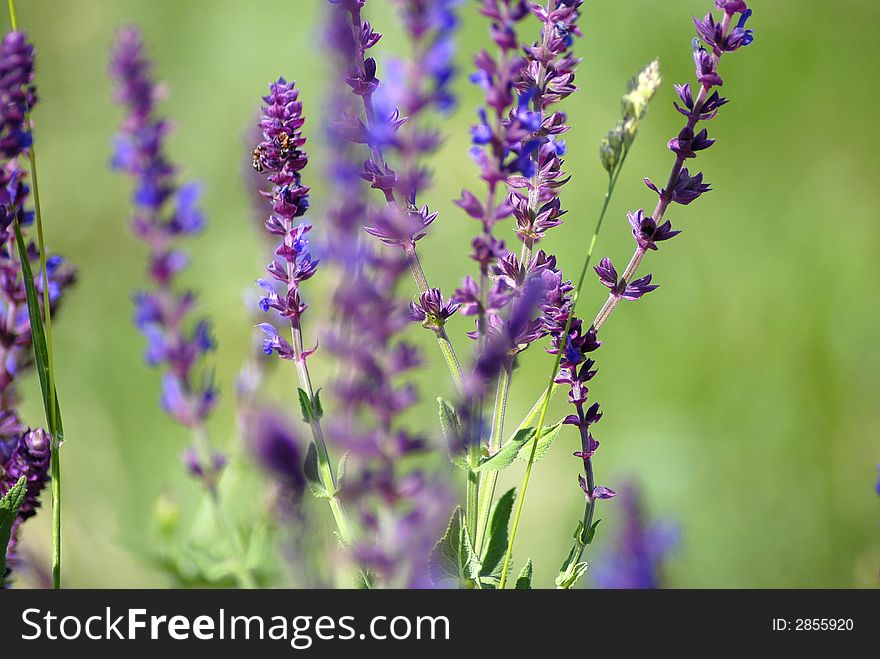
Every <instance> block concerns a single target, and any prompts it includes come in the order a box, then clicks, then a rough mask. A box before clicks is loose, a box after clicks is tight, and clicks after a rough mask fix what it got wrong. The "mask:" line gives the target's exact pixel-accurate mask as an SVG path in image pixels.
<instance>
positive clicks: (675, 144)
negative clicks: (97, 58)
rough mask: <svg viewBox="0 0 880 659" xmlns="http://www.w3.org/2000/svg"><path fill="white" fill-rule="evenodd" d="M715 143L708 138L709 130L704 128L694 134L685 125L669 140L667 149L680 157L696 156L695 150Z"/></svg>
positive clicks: (700, 149)
mask: <svg viewBox="0 0 880 659" xmlns="http://www.w3.org/2000/svg"><path fill="white" fill-rule="evenodd" d="M713 144H715V140H712V139H709V131H707V130H706V129H705V128H704V129H703V130H701V131H700V132H699V133H697V134H696V135H694V131H693V130H692V129H691V128H690V127H688V126H685V127H684V128H682V129H681V132H680V133H679V134H678V137H675V138H673V139H671V140H669V144H668V146H669V149H670V151H673V152H674V153H676V154H677V155H679V156H681V157H682V158H685V159H687V158H696V157H697V154H696V152H697V151H703V150H704V149H708V148H709V147H710V146H712V145H713Z"/></svg>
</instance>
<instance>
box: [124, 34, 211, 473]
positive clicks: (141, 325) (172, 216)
mask: <svg viewBox="0 0 880 659" xmlns="http://www.w3.org/2000/svg"><path fill="white" fill-rule="evenodd" d="M110 75H111V77H112V79H113V82H114V85H115V93H114V97H115V99H116V101H117V102H118V103H120V104H121V105H122V106H124V107H125V108H126V109H127V111H128V115H127V117H126V118H125V120H124V122H123V124H122V128H121V130H120V132H119V135H118V136H117V139H116V148H115V152H114V155H113V159H112V161H111V164H112V166H113V168H114V169H118V170H121V171H123V172H125V173H126V174H128V175H129V176H130V177H131V178H132V179H134V181H135V183H136V187H135V191H134V195H133V203H134V214H133V217H132V221H131V222H132V228H133V231H134V234H135V235H136V236H137V237H138V238H139V239H140V240H141V241H142V242H143V243H144V244H146V246H147V247H148V248H149V251H150V256H149V270H148V273H149V277H150V279H151V283H152V286H151V288H150V289H149V290H146V291H141V292H138V293H137V294H135V296H134V302H135V316H134V321H135V324H136V325H137V327H138V329H140V331H141V332H142V333H143V335H144V336H145V337H146V339H147V349H146V352H145V354H144V359H145V360H146V362H147V364H149V365H150V366H156V367H161V368H162V369H163V370H164V373H163V377H162V395H161V403H162V407H163V408H164V409H165V411H166V412H167V413H168V414H169V416H171V417H172V418H173V419H174V420H176V421H177V422H178V423H181V424H182V425H184V426H187V427H189V428H192V429H194V430H195V431H196V433H195V434H196V436H201V435H202V433H201V432H200V431H199V429H200V428H202V427H203V425H204V423H205V420H206V419H207V417H208V416H209V415H210V413H211V411H212V410H213V409H214V406H215V405H216V401H217V391H216V388H215V386H214V382H213V376H212V373H211V371H210V370H207V367H206V366H205V365H204V357H205V355H206V354H207V353H210V352H212V351H213V350H214V349H215V344H214V340H213V337H212V334H211V329H210V324H209V323H208V321H207V320H205V319H200V320H195V321H193V320H192V316H193V310H194V307H195V303H196V297H195V293H193V292H192V291H189V290H181V289H179V288H178V287H177V286H176V285H175V283H176V277H177V275H178V274H179V273H180V271H181V270H183V268H185V267H186V265H187V263H188V261H189V257H188V255H187V254H186V252H184V251H182V250H181V249H180V248H179V247H178V243H179V240H180V239H181V238H184V237H187V236H193V235H196V234H198V233H199V232H200V231H201V230H202V228H203V226H204V217H203V215H202V212H201V210H200V209H199V208H198V200H199V196H200V186H199V185H198V184H195V183H188V184H186V185H182V186H181V185H178V183H177V181H176V174H177V169H176V167H174V166H173V165H172V164H171V163H169V162H168V160H167V158H166V156H165V152H164V140H165V137H166V135H167V134H168V131H169V126H168V124H167V123H166V122H165V121H164V120H163V119H160V118H158V117H157V116H156V111H155V110H156V103H157V101H158V100H159V99H160V96H161V86H159V85H158V84H156V83H155V82H154V81H153V78H152V65H151V63H150V61H149V60H148V59H147V58H146V56H145V54H144V45H143V42H142V40H141V35H140V32H139V31H138V29H137V28H135V27H124V28H121V29H120V30H119V32H118V33H117V36H116V42H115V44H114V46H113V49H112V53H111V63H110ZM193 455H195V456H197V458H196V459H195V461H194V460H193V459H192V456H193ZM184 462H185V463H186V464H187V466H188V468H190V471H191V472H192V473H193V474H194V475H195V476H197V477H199V478H202V479H203V480H204V481H205V482H206V484H207V485H208V486H209V487H213V483H214V481H215V480H216V477H217V469H216V467H217V465H220V464H222V463H223V459H222V458H220V457H219V456H218V455H216V454H215V453H214V452H213V450H212V449H210V448H209V447H207V446H201V447H199V450H198V451H196V452H194V453H192V452H191V453H189V454H188V457H186V458H185V460H184Z"/></svg>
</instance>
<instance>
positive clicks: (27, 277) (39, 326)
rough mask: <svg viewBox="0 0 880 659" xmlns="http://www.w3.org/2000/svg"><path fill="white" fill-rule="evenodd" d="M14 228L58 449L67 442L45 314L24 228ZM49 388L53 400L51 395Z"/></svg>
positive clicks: (51, 428) (51, 430)
mask: <svg viewBox="0 0 880 659" xmlns="http://www.w3.org/2000/svg"><path fill="white" fill-rule="evenodd" d="M13 225H14V227H15V242H16V243H17V244H18V255H19V259H20V261H21V270H22V275H23V276H22V279H23V280H24V290H25V295H26V297H27V306H28V317H29V319H30V323H31V338H32V341H31V342H32V343H33V347H34V364H35V365H36V368H37V375H38V376H39V379H40V390H41V392H42V394H43V407H44V409H45V412H46V423H47V425H48V426H49V434H50V435H52V438H53V440H54V441H57V442H58V445H60V444H61V442H62V441H64V428H63V426H62V423H61V407H60V406H59V405H58V392H57V391H55V390H54V384H53V383H52V382H51V379H52V378H51V377H50V373H49V348H48V343H47V342H46V332H45V328H44V327H43V314H42V311H41V310H40V298H39V297H38V294H37V289H36V287H35V285H34V274H33V271H32V270H31V262H30V257H29V256H28V252H27V246H26V245H25V242H24V236H23V235H22V233H21V227H20V226H19V225H18V221H15V222H13ZM50 388H51V391H52V394H53V395H52V396H50V395H49V392H50ZM52 398H54V400H55V410H54V414H53V413H52V412H51V409H52V407H51V403H50V400H51V399H52Z"/></svg>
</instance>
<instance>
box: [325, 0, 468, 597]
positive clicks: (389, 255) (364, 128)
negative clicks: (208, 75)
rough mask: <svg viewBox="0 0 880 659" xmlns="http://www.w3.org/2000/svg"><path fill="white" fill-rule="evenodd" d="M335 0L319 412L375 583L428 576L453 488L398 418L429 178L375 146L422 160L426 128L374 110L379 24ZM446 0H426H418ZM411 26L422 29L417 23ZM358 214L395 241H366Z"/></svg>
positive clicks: (430, 301)
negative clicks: (330, 312)
mask: <svg viewBox="0 0 880 659" xmlns="http://www.w3.org/2000/svg"><path fill="white" fill-rule="evenodd" d="M331 2H332V3H333V4H334V5H337V6H336V7H335V8H334V9H333V10H332V11H331V12H329V19H330V29H329V34H328V46H329V48H330V50H331V52H332V54H333V55H334V56H335V57H334V62H335V64H336V66H337V68H338V73H339V76H340V77H341V78H343V77H344V79H345V80H347V81H349V86H350V88H351V90H352V91H353V92H354V94H348V95H344V96H339V95H334V96H333V97H332V98H331V101H330V102H329V103H328V104H327V108H328V109H327V112H326V113H325V117H326V120H327V127H328V130H327V137H328V141H329V143H330V148H331V149H332V152H333V155H334V157H333V159H332V162H331V164H330V171H329V176H328V179H329V183H330V185H331V194H329V195H328V197H329V198H330V199H331V203H330V206H329V208H328V209H327V212H326V213H325V217H326V219H327V223H328V230H327V232H326V237H325V239H324V243H323V244H322V253H323V254H326V259H327V261H328V262H330V263H332V264H333V265H334V266H336V267H337V268H338V269H339V270H341V271H342V272H343V273H344V276H343V277H342V278H341V283H340V285H339V287H338V288H337V290H336V292H335V295H334V299H333V301H334V307H335V309H336V318H335V322H334V326H333V330H332V331H331V332H329V333H328V336H327V338H326V341H325V343H324V345H325V346H326V347H327V349H328V351H329V352H331V353H333V354H334V355H335V356H336V358H337V360H338V362H339V364H340V368H339V375H338V377H337V378H336V379H335V381H334V382H333V384H332V391H333V393H334V395H335V398H336V400H337V402H338V413H336V414H333V415H332V416H328V417H327V418H328V423H327V427H326V432H327V437H328V440H330V441H332V442H333V443H334V444H335V445H336V446H338V447H340V448H342V449H344V450H346V451H348V452H349V458H348V461H347V462H348V468H347V473H346V476H345V479H344V482H343V483H342V489H341V493H340V496H341V497H342V498H343V500H345V501H346V503H347V507H348V508H349V509H353V510H357V511H358V512H359V513H360V514H359V518H360V522H361V528H362V530H363V531H364V532H363V533H361V534H360V538H359V540H358V542H357V543H356V546H355V547H353V551H354V555H355V557H356V558H357V560H358V562H359V564H361V565H363V566H365V567H368V568H370V569H372V570H373V571H374V573H375V574H376V575H377V576H378V577H379V580H380V582H381V583H382V584H383V585H386V586H394V585H397V586H400V585H406V586H425V585H427V584H428V580H427V573H428V570H427V564H426V563H427V561H426V557H427V555H428V554H429V552H430V549H431V547H432V546H433V543H434V542H435V541H436V538H437V537H438V534H439V533H440V532H442V527H443V524H444V523H445V522H446V518H447V516H448V511H449V507H448V506H449V500H448V495H447V492H446V488H445V485H444V484H443V483H442V482H439V481H438V480H437V479H436V478H432V477H429V476H428V475H426V474H425V473H424V472H423V471H421V470H420V469H413V468H410V467H409V466H408V463H407V462H408V461H407V458H408V457H410V456H414V455H418V454H419V453H421V452H423V451H425V450H426V448H427V442H426V440H425V439H424V438H423V437H421V436H420V435H418V434H415V433H411V432H409V431H408V430H407V429H406V428H404V427H403V425H402V423H401V416H402V415H403V414H404V413H405V412H406V411H407V410H409V408H410V407H411V406H412V405H413V404H414V403H415V402H416V401H417V400H418V392H417V391H416V389H415V387H414V386H413V385H412V384H411V383H410V382H409V381H408V380H409V376H410V375H411V373H412V371H413V369H414V368H416V367H417V366H418V365H419V364H420V356H419V353H418V351H417V350H416V349H415V348H414V347H413V346H411V345H410V344H408V343H407V342H406V341H404V340H402V339H401V333H402V332H403V331H404V330H405V329H406V328H407V326H408V324H409V323H410V322H411V315H410V314H415V313H417V312H416V310H414V309H412V308H410V309H407V305H406V303H405V302H404V300H403V299H401V298H400V297H398V294H397V290H398V289H399V282H400V279H401V278H402V277H403V276H405V275H406V273H407V272H408V269H409V268H408V265H407V259H406V255H405V254H404V249H409V248H412V247H413V246H414V243H415V242H416V241H417V240H418V239H420V238H421V237H423V236H424V233H425V229H426V227H427V226H428V225H429V224H430V223H431V222H432V221H433V220H434V218H435V217H436V214H434V213H432V212H430V211H429V210H428V209H427V208H426V207H422V209H421V210H419V208H418V207H417V206H416V200H415V194H416V192H420V191H421V190H423V189H424V187H425V185H426V184H427V178H425V176H424V172H422V171H421V168H420V167H417V166H408V167H404V168H402V169H401V170H400V171H399V172H398V171H395V170H394V169H392V168H391V167H390V166H389V165H387V164H386V163H385V160H384V156H383V153H382V149H383V148H388V149H390V150H392V151H393V152H394V153H395V154H399V155H401V156H403V155H404V153H406V154H409V155H408V156H407V157H411V158H412V159H415V160H418V159H420V158H421V156H422V155H424V154H426V153H427V152H428V150H427V149H426V147H427V146H428V145H430V144H432V143H433V140H431V139H428V138H425V139H423V138H424V134H422V133H420V131H418V130H416V129H413V130H411V131H409V130H399V129H400V126H389V125H386V126H385V127H384V128H382V127H381V123H382V119H381V117H383V116H384V117H393V116H395V115H394V113H393V112H391V111H390V109H389V105H390V101H389V100H388V99H392V98H394V94H388V95H383V94H385V92H382V91H381V90H382V87H384V86H385V85H386V84H388V83H387V82H386V81H387V80H388V78H389V76H387V75H386V76H385V78H386V80H383V81H382V82H381V83H380V82H379V80H378V78H377V77H376V66H375V61H373V60H372V59H371V58H369V57H366V51H367V50H368V49H369V48H371V47H372V46H373V45H374V44H375V43H376V42H377V41H378V39H379V36H380V35H379V34H378V33H377V32H376V31H375V30H374V29H373V27H372V26H370V24H369V23H368V22H366V21H364V20H363V19H362V18H361V15H360V9H361V8H362V7H363V5H364V2H363V1H357V2H340V1H333V0H331ZM402 4H404V5H408V4H410V3H402ZM443 4H446V3H433V2H432V3H425V7H426V9H429V10H430V9H431V7H433V6H434V5H437V6H440V5H443ZM435 27H436V26H432V29H434V28H435ZM407 29H408V30H409V29H410V28H407ZM413 29H415V28H413ZM414 34H416V35H421V32H420V31H419V30H417V29H416V30H415V33H414ZM420 38H421V37H420ZM352 83H355V84H352ZM377 89H378V90H379V91H378V92H377ZM426 89H430V87H419V88H418V89H416V88H413V89H406V90H398V91H400V93H402V94H404V96H405V99H409V100H408V101H406V102H411V101H412V100H413V99H414V98H415V95H416V94H421V93H423V92H424V91H425V90H426ZM386 90H388V88H386ZM388 91H391V90H388ZM374 92H376V97H377V98H376V99H374ZM394 93H395V94H396V93H398V92H397V91H395V92H394ZM374 100H376V101H377V102H376V104H375V105H374ZM425 107H427V106H425ZM371 108H372V110H374V111H375V113H376V115H377V116H378V119H377V120H376V122H375V123H374V122H373V121H371V120H370V119H369V118H368V115H369V114H370V109H371ZM412 119H413V117H412V116H410V117H409V118H408V120H407V125H406V128H407V129H409V128H411V127H412V126H415V125H416V123H417V122H414V121H412ZM377 123H378V124H379V125H378V126H377ZM352 126H356V127H358V128H357V130H353V129H352ZM380 133H381V134H383V135H385V136H389V135H390V136H391V137H390V138H389V139H388V140H387V141H385V142H380V141H379V140H378V139H377V137H376V136H377V135H379V134H380ZM420 135H421V136H420ZM410 140H411V141H410ZM431 148H433V147H431ZM365 158H366V159H367V161H366V164H365V165H363V164H362V163H364V159H365ZM402 160H405V158H403V157H402ZM364 180H366V181H367V182H368V183H369V184H370V185H371V186H372V187H373V188H376V189H379V190H380V191H382V192H383V197H384V199H383V202H384V203H383V204H382V207H381V208H379V207H377V206H374V205H371V204H370V203H369V200H368V198H367V196H366V194H367V192H368V190H367V189H366V185H365V184H364ZM365 220H366V222H365ZM364 224H367V226H368V227H369V233H371V234H372V235H374V236H376V237H378V238H380V240H381V242H382V243H384V244H385V245H388V246H391V247H392V248H391V249H389V248H388V247H386V246H384V245H382V244H379V242H377V241H364V240H363V238H362V234H361V227H362V226H363V225H364ZM393 247H396V249H394V248H393ZM400 247H403V248H404V249H400ZM456 306H457V305H456V303H454V302H448V301H446V300H444V299H443V298H442V296H441V295H440V293H439V291H437V293H436V296H435V295H434V293H433V292H431V291H429V292H428V293H427V294H426V296H423V297H421V298H420V299H419V302H418V303H417V304H416V307H417V308H418V309H420V310H421V311H424V312H425V320H427V317H428V313H429V312H430V313H432V314H433V313H436V319H437V320H438V321H439V320H440V319H441V318H442V317H443V316H445V315H447V314H451V313H453V312H454V311H455V309H456Z"/></svg>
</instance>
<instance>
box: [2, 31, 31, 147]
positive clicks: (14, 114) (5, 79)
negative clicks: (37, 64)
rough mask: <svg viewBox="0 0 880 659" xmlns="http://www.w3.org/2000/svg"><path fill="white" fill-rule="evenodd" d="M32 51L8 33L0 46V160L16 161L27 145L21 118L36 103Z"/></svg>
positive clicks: (19, 37) (22, 37)
mask: <svg viewBox="0 0 880 659" xmlns="http://www.w3.org/2000/svg"><path fill="white" fill-rule="evenodd" d="M33 80H34V47H33V46H32V45H31V44H30V43H28V40H27V37H25V35H24V33H23V32H8V33H7V34H6V35H5V36H4V37H3V41H2V43H0V156H2V157H3V158H4V159H6V160H13V159H15V158H17V157H18V156H19V155H20V154H21V153H22V152H23V151H24V150H25V149H27V148H28V147H29V146H30V145H31V139H32V138H31V132H30V130H29V129H28V126H27V124H26V121H25V115H26V114H27V112H28V110H29V109H30V108H33V107H34V105H35V104H36V102H37V92H36V88H35V87H34V85H33Z"/></svg>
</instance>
